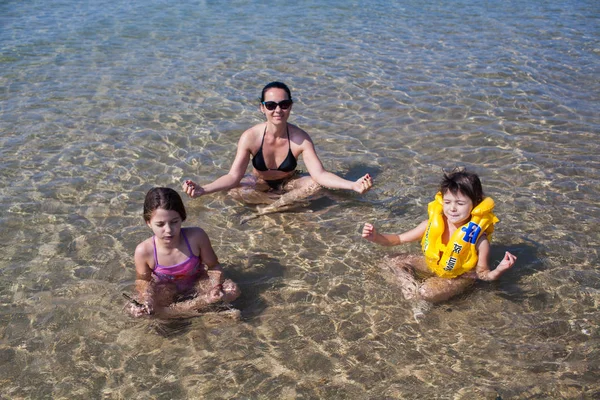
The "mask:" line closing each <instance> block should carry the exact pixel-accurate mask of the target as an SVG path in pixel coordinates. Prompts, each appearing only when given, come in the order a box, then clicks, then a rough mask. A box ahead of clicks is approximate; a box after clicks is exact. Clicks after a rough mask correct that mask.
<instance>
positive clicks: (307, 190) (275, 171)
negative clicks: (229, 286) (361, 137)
mask: <svg viewBox="0 0 600 400" xmlns="http://www.w3.org/2000/svg"><path fill="white" fill-rule="evenodd" d="M293 103H294V102H293V100H292V93H291V92H290V89H289V88H288V87H287V85H285V84H284V83H281V82H271V83H269V84H268V85H266V86H265V87H264V88H263V90H262V93H261V98H260V111H261V112H262V113H263V114H264V115H265V118H266V122H263V123H260V124H258V125H255V126H253V127H252V128H250V129H248V130H246V131H245V132H244V133H242V136H241V137H240V140H239V141H238V144H237V152H236V155H235V159H234V160H233V163H232V164H231V168H230V170H229V172H228V173H227V174H226V175H223V176H221V177H220V178H218V179H216V180H215V181H214V182H211V183H208V184H205V185H202V186H200V185H199V184H197V183H195V182H193V181H192V180H189V179H188V180H186V181H185V182H184V183H183V191H184V192H186V193H187V194H188V195H189V196H190V197H199V196H203V195H205V194H209V193H214V192H220V191H224V190H229V194H230V195H231V196H232V197H233V198H235V199H237V200H239V201H241V202H243V203H246V204H264V206H259V207H258V208H257V211H258V212H257V214H256V215H264V214H269V213H274V212H280V211H285V210H289V209H291V208H295V207H296V206H298V205H306V200H307V199H308V198H309V197H315V196H316V195H317V193H319V192H320V190H321V188H322V187H327V188H331V189H346V190H353V191H355V192H357V193H365V192H366V191H368V190H369V189H370V188H371V186H372V185H373V180H372V178H371V176H370V175H369V174H365V175H364V176H362V177H361V178H359V179H358V180H356V181H349V180H347V179H344V178H341V177H339V176H337V175H335V174H333V173H331V172H329V171H327V170H325V168H324V167H323V164H322V163H321V160H320V159H319V157H318V156H317V152H316V151H315V147H314V144H313V141H312V140H311V138H310V136H309V135H308V134H307V133H306V132H305V131H304V130H302V129H300V128H299V127H297V126H296V125H293V124H290V123H288V118H289V117H290V114H291V112H292V106H293ZM300 156H302V159H303V161H304V165H305V166H306V169H307V171H308V174H309V175H302V174H300V173H299V171H298V170H297V169H296V167H297V160H298V158H299V157H300ZM250 162H252V167H253V169H252V174H250V175H244V174H245V173H246V169H247V167H248V164H249V163H250Z"/></svg>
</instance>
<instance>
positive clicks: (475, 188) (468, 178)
mask: <svg viewBox="0 0 600 400" xmlns="http://www.w3.org/2000/svg"><path fill="white" fill-rule="evenodd" d="M448 191H449V192H450V193H452V194H454V195H455V194H456V193H457V192H461V193H462V194H464V195H465V196H467V197H468V198H470V199H471V201H472V202H473V207H475V206H476V205H478V204H479V203H481V202H482V201H483V198H484V195H483V188H482V187H481V181H480V180H479V176H477V174H476V173H473V172H469V171H467V170H465V169H462V168H461V169H459V168H455V169H453V170H452V171H450V172H444V177H443V178H442V182H441V184H440V192H442V196H443V195H444V194H445V193H446V192H448Z"/></svg>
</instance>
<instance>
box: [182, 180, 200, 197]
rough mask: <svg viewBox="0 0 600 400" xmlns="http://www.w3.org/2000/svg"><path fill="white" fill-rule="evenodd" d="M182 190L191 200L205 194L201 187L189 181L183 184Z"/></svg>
mask: <svg viewBox="0 0 600 400" xmlns="http://www.w3.org/2000/svg"><path fill="white" fill-rule="evenodd" d="M182 189H183V191H184V192H185V193H187V195H188V196H190V197H192V198H194V197H200V196H202V195H203V194H205V191H204V189H203V188H202V186H200V185H198V184H197V183H195V182H193V181H191V180H189V179H188V180H187V181H185V182H184V183H183V185H182Z"/></svg>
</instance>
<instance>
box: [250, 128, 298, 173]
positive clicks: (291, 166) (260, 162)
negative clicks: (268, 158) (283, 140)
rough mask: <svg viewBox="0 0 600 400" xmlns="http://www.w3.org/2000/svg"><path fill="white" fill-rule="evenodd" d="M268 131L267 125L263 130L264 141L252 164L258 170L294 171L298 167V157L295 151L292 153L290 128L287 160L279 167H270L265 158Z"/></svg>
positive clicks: (288, 131)
mask: <svg viewBox="0 0 600 400" xmlns="http://www.w3.org/2000/svg"><path fill="white" fill-rule="evenodd" d="M266 133H267V127H266V126H265V131H264V132H263V137H262V142H260V148H259V149H258V151H257V152H256V154H255V155H254V157H252V166H253V167H254V168H255V169H256V170H257V171H261V172H264V171H281V172H292V171H293V170H295V169H296V166H297V165H298V163H297V162H296V157H294V153H292V145H291V144H290V129H289V128H287V137H288V154H287V157H285V160H283V162H282V163H281V164H280V165H279V167H277V168H268V167H267V164H265V158H264V157H263V153H262V148H263V143H264V142H265V134H266Z"/></svg>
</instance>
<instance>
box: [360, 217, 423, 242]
mask: <svg viewBox="0 0 600 400" xmlns="http://www.w3.org/2000/svg"><path fill="white" fill-rule="evenodd" d="M426 229H427V220H425V221H423V222H421V223H420V224H419V225H417V226H416V227H415V228H413V229H411V230H410V231H406V232H404V233H401V234H399V235H398V234H390V233H379V232H377V230H376V229H375V227H374V226H373V225H372V224H369V223H366V224H365V226H364V227H363V231H362V237H363V238H364V239H367V240H368V241H369V242H373V243H377V244H380V245H382V246H397V245H399V244H402V243H408V242H414V241H416V240H419V239H421V238H422V237H423V235H424V234H425V230H426Z"/></svg>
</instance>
